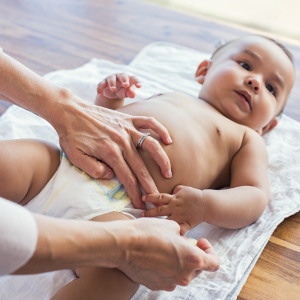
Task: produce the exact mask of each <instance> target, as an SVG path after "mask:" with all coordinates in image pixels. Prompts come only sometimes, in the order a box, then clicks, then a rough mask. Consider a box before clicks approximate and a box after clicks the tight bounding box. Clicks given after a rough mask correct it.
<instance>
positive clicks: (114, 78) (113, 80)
mask: <svg viewBox="0 0 300 300" xmlns="http://www.w3.org/2000/svg"><path fill="white" fill-rule="evenodd" d="M106 81H107V83H108V87H109V89H110V90H111V91H112V92H115V91H116V90H117V86H116V81H117V76H116V75H111V76H108V77H107V78H106Z"/></svg>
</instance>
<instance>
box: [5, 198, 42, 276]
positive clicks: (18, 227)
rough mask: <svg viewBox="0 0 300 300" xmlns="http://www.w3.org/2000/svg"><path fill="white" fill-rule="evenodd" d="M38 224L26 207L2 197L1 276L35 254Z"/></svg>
mask: <svg viewBox="0 0 300 300" xmlns="http://www.w3.org/2000/svg"><path fill="white" fill-rule="evenodd" d="M37 239H38V229H37V224H36V222H35V219H34V217H33V215H32V214H31V213H30V212H29V211H28V210H27V209H26V208H24V207H22V206H20V205H18V204H15V203H13V202H11V201H8V200H4V199H2V198H0V276H1V275H5V274H10V273H12V272H14V271H16V270H18V269H19V268H20V267H22V266H23V265H25V264H26V262H28V260H29V259H30V258H31V257H32V255H33V254H34V251H35V248H36V244H37Z"/></svg>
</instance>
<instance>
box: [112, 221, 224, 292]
mask: <svg viewBox="0 0 300 300" xmlns="http://www.w3.org/2000/svg"><path fill="white" fill-rule="evenodd" d="M132 223H134V225H135V228H136V231H137V236H138V238H137V239H135V240H133V241H131V243H130V246H129V247H128V248H127V249H126V251H125V254H124V259H123V260H122V261H121V262H120V263H119V265H118V266H117V267H118V268H119V269H120V270H121V271H123V272H124V273H125V274H126V275H127V276H129V277H130V278H131V279H132V280H133V281H135V282H138V283H140V284H143V285H145V286H147V287H148V288H149V289H151V290H154V291H156V290H166V291H172V290H174V289H175V288H176V286H177V285H181V286H186V285H188V284H189V283H190V282H191V281H192V280H193V279H194V278H195V277H197V276H198V275H199V274H200V273H201V272H202V271H210V272H214V271H217V270H218V268H219V265H220V262H219V259H218V257H217V255H216V253H215V251H214V249H213V248H212V246H211V245H210V243H209V242H208V241H207V240H206V239H201V240H199V241H198V242H197V245H196V246H194V245H192V244H191V243H189V242H187V241H186V239H184V238H183V237H181V236H180V234H179V231H180V228H179V225H178V224H177V223H176V222H174V221H168V220H160V219H148V218H143V219H139V220H134V221H132ZM149 229H150V230H149ZM125 244H126V243H125Z"/></svg>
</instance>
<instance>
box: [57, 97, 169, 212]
mask: <svg viewBox="0 0 300 300" xmlns="http://www.w3.org/2000/svg"><path fill="white" fill-rule="evenodd" d="M72 96H73V98H72V99H71V100H70V101H69V102H70V105H69V106H68V109H65V111H63V112H62V113H61V115H60V117H59V120H57V121H56V122H55V125H54V127H55V129H56V131H57V132H58V134H59V141H60V145H61V147H62V149H63V151H64V152H65V153H66V154H67V156H68V158H69V159H70V161H71V162H72V163H73V164H74V165H76V166H78V167H79V168H80V169H82V170H83V171H84V172H86V173H87V174H89V175H90V176H92V177H94V178H102V179H110V178H112V177H113V176H114V173H115V175H116V176H117V177H118V179H119V180H120V182H121V183H122V184H123V185H124V187H125V189H126V191H127V193H128V194H129V196H130V197H131V199H132V202H133V204H134V206H135V207H137V208H144V207H145V206H144V203H143V202H142V200H141V192H140V189H139V187H138V184H137V182H139V183H140V184H141V186H142V187H143V189H144V190H145V192H146V193H150V194H152V193H157V192H158V191H157V188H156V186H155V183H154V181H153V179H152V177H151V176H150V174H149V172H148V169H147V168H146V166H145V164H144V162H143V160H142V159H141V157H140V156H139V154H138V152H137V150H136V146H137V143H138V140H139V139H140V137H141V136H142V133H141V132H139V131H138V129H139V128H144V129H145V128H150V129H152V130H154V131H155V132H157V133H158V134H159V135H160V136H161V139H162V140H163V141H164V142H165V143H169V140H168V139H169V134H168V131H167V130H166V129H165V127H163V126H162V125H161V124H160V123H158V122H157V121H156V120H155V119H153V118H148V117H133V116H130V115H127V114H123V113H120V112H118V111H113V110H109V109H105V108H102V107H99V106H95V105H93V104H91V103H89V102H85V101H82V100H81V99H80V98H78V97H76V96H74V95H72ZM159 147H161V146H160V145H159V143H156V144H152V145H151V146H150V148H151V150H149V149H148V151H149V152H151V154H152V155H153V157H154V158H155V154H153V153H157V152H158V151H159V150H160V149H159ZM146 150H147V149H146ZM163 153H164V156H163V159H161V156H162V155H160V156H159V157H156V158H155V159H156V161H157V162H158V163H159V165H160V167H161V169H168V168H170V162H169V160H168V158H167V155H166V154H165V152H164V151H163ZM103 162H104V163H103ZM164 171H165V170H164Z"/></svg>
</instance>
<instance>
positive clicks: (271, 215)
mask: <svg viewBox="0 0 300 300" xmlns="http://www.w3.org/2000/svg"><path fill="white" fill-rule="evenodd" d="M209 57H210V55H209V54H206V53H201V52H198V51H195V50H192V49H189V48H185V47H182V46H178V45H174V44H169V43H164V42H158V43H153V44H150V45H149V46H147V47H146V48H144V49H143V50H142V51H141V52H140V53H139V54H138V55H137V56H136V58H135V59H134V60H133V61H132V62H131V63H130V64H129V66H126V65H117V64H114V63H111V62H109V61H106V60H98V59H92V60H91V62H89V63H88V64H86V65H84V66H82V67H80V68H77V69H75V70H62V71H57V72H53V73H50V74H47V75H46V76H45V78H47V79H48V80H50V81H52V82H53V83H55V84H57V85H60V86H65V87H69V88H70V89H72V90H73V91H74V92H75V93H76V94H78V95H79V96H80V97H82V98H84V99H86V100H89V101H93V99H94V97H95V94H96V85H97V83H98V82H99V80H101V79H103V78H104V77H106V76H107V75H109V74H112V73H115V72H127V73H129V74H135V75H136V76H138V77H139V78H140V79H141V82H142V84H143V87H142V88H141V89H139V90H138V91H137V93H138V96H137V99H136V100H141V99H143V98H146V97H149V96H151V95H153V94H155V93H159V92H165V91H170V90H177V91H182V92H185V93H187V94H190V95H192V96H195V97H197V95H198V92H199V88H200V86H199V85H198V83H196V82H195V81H194V80H193V78H194V73H195V71H196V68H197V66H198V64H199V63H200V62H201V61H202V60H203V59H206V58H209ZM299 133H300V123H298V122H296V121H294V120H292V119H291V118H289V117H287V116H285V115H283V116H282V118H281V120H280V122H279V125H278V126H277V128H276V129H275V130H273V131H272V132H270V133H269V134H267V135H266V136H265V137H264V140H265V143H266V145H267V150H268V153H269V164H270V167H269V179H270V185H271V201H270V203H269V205H268V206H267V208H266V209H265V211H264V213H263V215H262V216H261V218H260V219H259V220H258V221H257V222H256V223H255V224H252V225H251V226H248V227H246V228H243V229H239V230H229V229H224V228H220V227H216V226H212V225H208V224H206V223H203V224H200V225H199V226H198V227H196V228H194V229H193V230H191V231H190V232H189V233H188V236H189V237H193V238H196V239H199V238H202V237H205V238H207V239H208V240H209V241H210V242H211V244H212V245H213V246H214V248H215V250H216V252H217V254H218V255H219V257H220V262H221V267H220V269H219V270H218V271H217V272H215V273H206V272H204V273H202V274H201V275H200V276H199V277H198V278H196V279H195V280H193V281H192V283H191V284H190V285H189V286H188V287H177V288H176V289H175V290H174V291H173V292H164V291H159V292H153V291H150V290H148V289H147V288H145V287H141V288H140V289H139V290H138V292H137V294H136V295H135V296H134V298H133V299H139V300H141V299H148V300H150V299H151V300H154V299H157V300H162V299H168V300H184V299H186V300H192V299H197V300H199V299H204V300H217V299H220V300H221V299H222V300H225V299H226V300H232V299H236V297H237V295H238V294H239V292H240V290H241V288H242V286H243V284H244V283H245V282H246V279H247V277H248V275H249V273H250V272H251V269H252V268H253V266H254V264H255V262H256V261H257V259H258V257H259V255H260V253H261V251H262V250H263V248H264V246H265V245H266V243H267V241H268V239H269V238H270V236H271V234H272V232H273V231H274V230H275V228H276V227H277V225H278V224H279V223H280V222H282V220H283V219H284V218H286V217H288V216H290V215H292V214H294V213H296V212H297V211H299V210H300V183H299V181H298V179H299V177H300V156H299V153H300V142H299ZM22 137H33V138H39V139H44V140H48V141H52V142H54V143H56V144H57V143H58V138H57V135H56V133H55V131H54V129H53V128H52V127H51V126H50V125H49V124H48V123H47V122H45V121H44V120H42V119H41V118H39V117H38V116H36V115H34V114H32V113H30V112H28V111H25V110H23V109H21V108H19V107H16V106H12V107H10V108H9V109H8V110H7V112H5V114H4V115H3V116H2V117H1V118H0V139H14V138H22ZM74 278H75V277H74V275H73V273H72V272H71V271H69V270H65V271H58V272H51V273H47V274H42V275H30V276H15V277H13V276H4V277H2V278H0V298H1V299H14V300H19V299H20V300H21V299H22V300H24V299H30V300H37V299H45V300H46V299H49V298H51V296H52V295H53V294H54V293H55V292H56V291H57V290H58V289H59V288H60V287H62V286H63V285H65V284H66V283H68V282H69V281H71V280H73V279H74Z"/></svg>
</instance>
